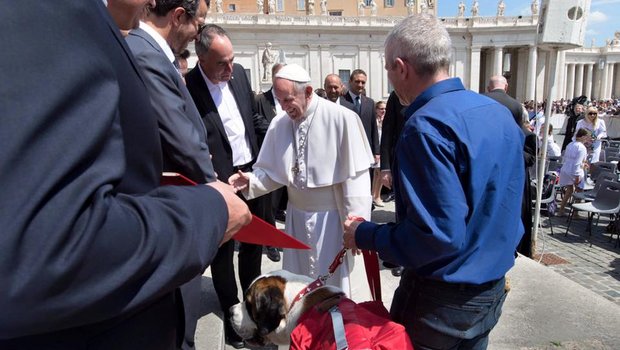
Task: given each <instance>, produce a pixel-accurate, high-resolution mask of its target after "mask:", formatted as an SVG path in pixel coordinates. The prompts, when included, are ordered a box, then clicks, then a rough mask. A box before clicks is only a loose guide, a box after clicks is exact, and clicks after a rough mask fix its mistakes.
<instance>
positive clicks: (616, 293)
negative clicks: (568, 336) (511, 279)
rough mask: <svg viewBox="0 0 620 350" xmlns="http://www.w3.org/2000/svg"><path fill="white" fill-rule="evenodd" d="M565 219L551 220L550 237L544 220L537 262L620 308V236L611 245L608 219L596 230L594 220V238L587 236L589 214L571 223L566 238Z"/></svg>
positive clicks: (537, 250)
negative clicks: (552, 232)
mask: <svg viewBox="0 0 620 350" xmlns="http://www.w3.org/2000/svg"><path fill="white" fill-rule="evenodd" d="M566 219H567V218H566V217H552V218H551V222H552V223H553V231H554V235H551V234H550V230H549V228H548V227H547V226H548V219H547V218H546V217H544V218H542V220H541V223H542V224H543V225H544V226H543V229H542V231H539V232H540V234H539V236H538V237H539V239H538V244H537V249H536V252H537V256H535V258H536V259H535V260H536V261H539V262H540V263H542V264H544V265H547V266H549V267H550V268H551V269H552V270H554V271H556V272H558V273H559V274H561V275H563V276H565V277H567V278H568V279H570V280H572V281H574V282H577V283H579V284H580V285H582V286H583V287H585V288H588V289H590V290H591V291H593V292H594V293H596V294H598V295H601V296H602V297H604V298H606V299H609V300H611V301H613V302H614V303H616V304H617V305H619V306H620V245H618V243H617V238H616V237H617V236H614V238H613V241H612V240H611V239H610V234H609V233H606V232H605V226H607V224H608V223H609V218H608V217H607V216H601V220H600V222H599V224H598V225H597V226H595V224H596V219H595V220H594V222H593V223H592V235H588V234H587V233H586V226H587V217H586V214H585V213H580V215H579V219H577V220H575V219H573V220H572V222H571V225H570V231H569V232H568V235H567V236H564V234H565V232H566V225H567V221H566ZM541 253H542V256H541ZM619 332H620V330H619Z"/></svg>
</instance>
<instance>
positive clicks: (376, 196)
mask: <svg viewBox="0 0 620 350" xmlns="http://www.w3.org/2000/svg"><path fill="white" fill-rule="evenodd" d="M375 114H376V115H377V131H378V133H379V140H381V127H382V126H383V118H384V117H385V101H378V102H377V103H375ZM372 167H373V168H374V174H373V178H372V203H373V204H374V205H375V206H377V207H383V206H385V204H384V203H383V200H381V188H382V187H383V186H382V185H381V170H380V169H379V163H375V164H373V166H372Z"/></svg>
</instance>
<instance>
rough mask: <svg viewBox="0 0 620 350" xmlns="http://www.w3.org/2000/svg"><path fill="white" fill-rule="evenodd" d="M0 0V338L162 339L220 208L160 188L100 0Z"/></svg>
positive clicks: (205, 257) (213, 247)
mask: <svg viewBox="0 0 620 350" xmlns="http://www.w3.org/2000/svg"><path fill="white" fill-rule="evenodd" d="M4 7H5V8H4V9H3V10H6V11H0V21H1V23H3V26H4V29H5V30H7V31H10V32H11V33H14V35H10V36H7V35H5V36H2V37H0V45H2V47H10V48H11V54H9V55H6V54H5V55H0V66H2V67H13V68H12V69H6V70H5V72H4V73H3V78H2V79H0V96H3V102H2V115H3V118H2V121H1V123H2V126H1V127H0V140H1V141H0V142H1V144H2V152H0V169H3V171H1V172H0V183H2V185H3V194H2V196H0V223H1V225H2V227H3V229H2V240H0V274H1V276H2V283H3V288H0V310H2V312H0V348H2V349H13V348H18V349H41V348H45V349H49V348H51V345H50V344H54V345H53V346H54V348H58V349H62V348H65V349H83V348H86V346H87V344H88V346H90V347H92V348H101V349H104V348H109V349H129V348H143V349H147V348H148V349H163V348H166V347H167V346H169V345H170V344H171V342H174V333H175V327H176V322H175V315H176V306H175V305H174V298H173V293H172V292H173V291H174V290H175V289H176V288H177V286H179V285H181V284H182V283H184V282H187V281H189V280H190V279H191V278H192V277H194V276H196V275H197V274H200V273H202V271H203V270H204V269H205V268H206V267H207V265H208V264H209V262H210V260H211V259H212V257H213V256H214V255H215V253H216V251H217V247H218V243H219V241H220V240H221V238H222V235H223V233H224V231H225V228H226V225H227V220H226V218H227V215H226V205H225V203H224V201H223V200H222V197H221V195H220V194H219V193H217V191H215V190H213V189H211V188H210V187H208V186H197V187H192V188H187V187H185V188H181V187H173V186H168V187H160V188H158V187H157V186H158V183H159V177H160V174H161V153H160V149H161V148H160V144H159V136H158V130H157V125H156V120H155V118H154V116H153V111H152V107H151V105H150V102H149V100H148V97H147V95H146V89H145V85H144V82H143V81H142V80H141V78H140V75H139V72H138V70H137V68H136V65H135V63H134V62H133V59H132V57H131V54H130V53H129V49H128V48H127V46H126V44H125V41H124V40H123V38H122V37H121V36H120V34H119V30H118V28H117V27H116V26H115V24H113V22H112V20H111V18H110V17H109V15H108V13H107V10H106V9H105V7H104V6H103V4H102V2H101V1H99V0H86V1H70V0H58V1H54V2H46V1H17V2H11V3H10V5H8V4H7V5H5V6H4ZM59 9H62V11H59ZM33 13H36V14H38V15H40V16H41V18H39V19H38V20H37V25H35V26H33V25H32V14H33ZM41 28H45V30H41ZM34 42H36V43H37V47H38V49H41V50H43V52H45V56H46V60H48V61H47V63H46V64H40V58H39V57H37V55H32V43H34ZM68 53H70V59H68V57H69V56H67V55H68ZM18 67H27V69H18ZM42 77H45V79H41V78H42ZM33 81H37V83H36V84H32V82H33ZM205 203H209V204H210V205H209V206H205V205H204V204H205ZM196 228H201V229H200V230H197V229H196ZM17 337H21V338H19V339H15V338H17ZM10 338H13V339H12V340H8V339H10Z"/></svg>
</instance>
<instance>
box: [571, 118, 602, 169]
mask: <svg viewBox="0 0 620 350" xmlns="http://www.w3.org/2000/svg"><path fill="white" fill-rule="evenodd" d="M579 129H586V130H588V131H589V132H590V134H591V136H592V151H591V154H592V156H591V157H590V164H593V163H596V162H598V161H599V158H600V155H601V139H602V138H604V137H607V127H606V126H605V121H604V120H603V119H599V117H598V109H597V108H596V107H588V109H587V110H586V115H585V118H583V119H581V120H580V121H578V122H577V127H576V128H575V130H579ZM575 135H577V134H576V133H575ZM573 141H575V136H573Z"/></svg>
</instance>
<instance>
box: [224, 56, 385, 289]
mask: <svg viewBox="0 0 620 350" xmlns="http://www.w3.org/2000/svg"><path fill="white" fill-rule="evenodd" d="M310 81H311V79H310V76H309V75H308V73H307V72H306V70H304V69H303V68H302V67H300V66H299V65H297V64H289V65H286V66H285V67H283V68H282V69H281V70H280V71H279V72H278V73H277V74H276V80H275V82H274V85H273V91H274V95H275V97H276V98H277V99H278V100H279V101H280V104H281V105H282V109H283V110H284V112H285V113H283V114H281V115H278V116H276V117H275V118H274V119H273V120H272V122H271V124H270V126H269V130H268V131H267V135H266V136H265V141H264V142H263V146H262V148H261V150H260V153H259V154H258V159H257V161H256V164H254V167H253V171H252V172H238V173H237V174H234V175H232V176H231V177H230V178H229V180H228V181H229V183H230V184H231V185H233V186H234V187H235V188H236V189H238V190H240V191H242V193H243V195H244V196H245V197H246V198H256V197H259V196H261V195H263V194H265V193H268V192H271V191H273V190H276V189H278V188H281V187H283V186H286V188H287V191H288V199H289V202H288V206H287V209H286V214H287V215H286V223H285V230H286V232H287V233H288V234H291V235H292V236H294V237H295V238H297V239H298V240H300V241H302V242H304V243H306V244H307V245H308V246H310V250H292V249H284V253H283V258H282V268H283V269H285V270H288V271H291V272H293V273H297V274H303V275H306V276H310V277H312V278H317V277H319V276H322V275H326V274H327V273H328V268H329V265H330V264H331V262H332V261H333V259H334V258H335V257H336V255H337V253H338V252H339V251H340V249H341V248H342V247H343V239H342V237H343V223H344V221H345V220H346V219H347V216H348V215H355V216H358V217H362V218H364V219H369V218H370V210H371V204H372V196H371V195H370V177H369V174H368V168H369V167H370V166H371V164H372V163H374V157H373V155H372V152H371V151H370V146H369V144H368V141H367V140H366V135H365V133H364V127H363V126H362V123H361V121H360V118H359V117H358V116H357V115H356V114H355V112H353V111H351V110H349V109H347V108H345V107H342V106H339V105H337V104H335V103H332V102H330V101H328V100H325V99H322V98H320V97H318V96H317V95H316V94H315V93H314V92H313V90H314V89H313V88H312V86H311V85H310ZM363 271H364V262H363V261H362V259H361V256H359V255H357V256H355V257H352V256H351V255H348V257H347V258H346V259H345V260H344V262H343V265H342V266H340V267H339V268H338V269H337V270H336V272H335V273H334V275H333V276H332V277H331V278H330V279H328V280H327V283H328V284H332V285H336V286H338V287H340V288H342V289H343V290H344V292H345V293H346V295H347V297H349V298H352V299H353V300H355V301H363V300H370V288H369V286H368V284H367V283H366V282H365V281H366V278H365V275H364V272H363Z"/></svg>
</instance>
